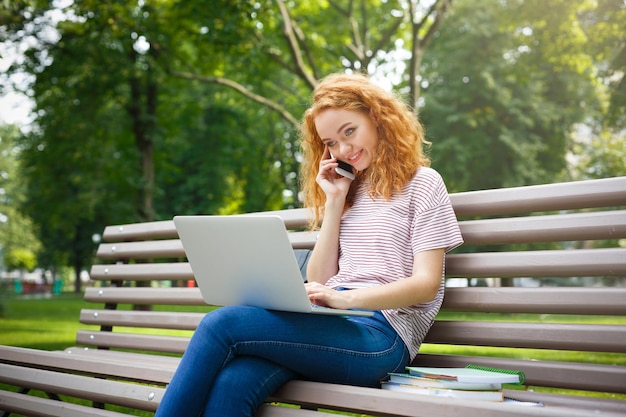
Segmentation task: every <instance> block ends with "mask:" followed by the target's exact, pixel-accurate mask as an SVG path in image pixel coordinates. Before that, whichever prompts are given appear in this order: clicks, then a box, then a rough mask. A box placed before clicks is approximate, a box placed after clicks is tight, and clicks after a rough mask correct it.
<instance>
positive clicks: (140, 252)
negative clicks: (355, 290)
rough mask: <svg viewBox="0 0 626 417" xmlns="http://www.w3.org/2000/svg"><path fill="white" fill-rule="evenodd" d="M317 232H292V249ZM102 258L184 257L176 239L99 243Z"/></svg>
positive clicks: (303, 245) (310, 243)
mask: <svg viewBox="0 0 626 417" xmlns="http://www.w3.org/2000/svg"><path fill="white" fill-rule="evenodd" d="M316 239H317V232H315V233H311V232H292V233H289V240H290V242H291V246H292V247H293V248H294V249H311V248H312V247H313V245H315V240H316ZM96 256H98V258H100V259H103V260H127V259H159V258H185V257H186V255H185V250H184V249H183V245H182V243H181V242H180V240H178V239H164V240H153V241H138V242H115V243H101V244H100V246H98V251H97V253H96Z"/></svg>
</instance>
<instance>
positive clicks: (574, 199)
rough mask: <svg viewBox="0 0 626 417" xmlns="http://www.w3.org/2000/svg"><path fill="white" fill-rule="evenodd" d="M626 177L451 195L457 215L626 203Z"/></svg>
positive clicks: (521, 211) (606, 205) (621, 204)
mask: <svg viewBox="0 0 626 417" xmlns="http://www.w3.org/2000/svg"><path fill="white" fill-rule="evenodd" d="M624 190H626V177H615V178H603V179H597V180H587V181H575V182H566V183H556V184H541V185H532V186H524V187H511V188H501V189H493V190H480V191H468V192H463V193H455V194H451V195H450V200H451V201H452V206H453V207H454V211H455V212H456V214H457V216H489V215H502V214H519V213H532V212H539V211H559V210H574V209H583V208H594V207H617V206H623V205H626V193H625V192H624Z"/></svg>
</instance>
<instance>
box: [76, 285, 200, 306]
mask: <svg viewBox="0 0 626 417" xmlns="http://www.w3.org/2000/svg"><path fill="white" fill-rule="evenodd" d="M85 301H89V302H94V303H117V304H164V305H206V303H205V302H204V300H203V299H202V296H201V295H200V289H198V288H125V287H123V288H116V287H107V288H95V287H91V288H87V289H86V290H85Z"/></svg>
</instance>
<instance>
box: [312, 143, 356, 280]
mask: <svg viewBox="0 0 626 417" xmlns="http://www.w3.org/2000/svg"><path fill="white" fill-rule="evenodd" d="M336 167H337V162H336V159H334V158H330V152H329V151H328V148H326V149H325V151H324V155H323V157H322V160H321V161H320V170H319V173H318V174H317V179H316V181H317V183H318V184H319V185H320V187H321V188H322V190H324V193H325V194H326V204H325V205H324V220H323V221H322V227H321V228H320V232H319V235H318V238H317V242H315V248H314V249H313V252H312V253H311V257H310V258H309V262H308V264H307V269H306V276H307V280H308V281H309V282H317V283H320V284H324V283H325V282H326V281H328V279H329V278H330V277H332V276H333V275H336V274H337V272H338V271H339V228H340V225H341V216H342V214H343V208H344V205H345V201H346V195H347V194H348V190H349V188H350V183H351V182H352V181H351V180H349V179H348V178H345V177H342V176H339V175H337V174H336V173H335V168H336Z"/></svg>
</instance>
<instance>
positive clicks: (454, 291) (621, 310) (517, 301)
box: [85, 287, 626, 315]
mask: <svg viewBox="0 0 626 417" xmlns="http://www.w3.org/2000/svg"><path fill="white" fill-rule="evenodd" d="M85 300H86V301H89V302H95V303H114V304H164V305H198V306H201V305H206V304H205V303H204V300H203V299H202V296H201V294H200V290H199V289H198V288H143V287H139V288H128V287H123V288H116V287H106V288H94V287H90V288H87V289H86V290H85ZM623 300H626V288H610V287H606V288H602V287H600V288H590V287H540V288H525V287H468V288H446V295H445V297H444V300H443V306H442V308H443V309H444V310H450V311H468V312H481V311H483V312H484V311H488V312H491V313H537V314H584V315H626V303H624V301H623ZM207 311H208V310H207ZM170 314H174V315H175V314H177V313H170Z"/></svg>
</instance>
